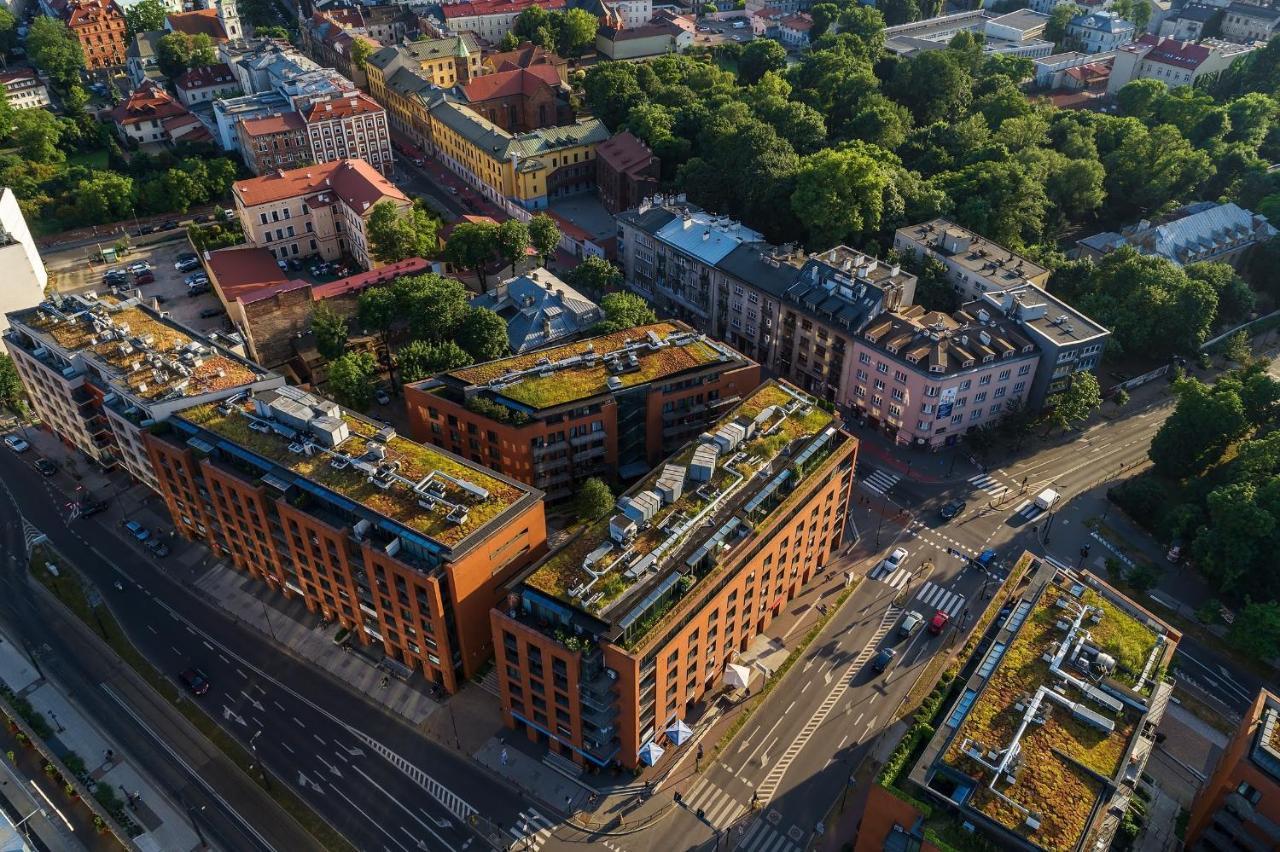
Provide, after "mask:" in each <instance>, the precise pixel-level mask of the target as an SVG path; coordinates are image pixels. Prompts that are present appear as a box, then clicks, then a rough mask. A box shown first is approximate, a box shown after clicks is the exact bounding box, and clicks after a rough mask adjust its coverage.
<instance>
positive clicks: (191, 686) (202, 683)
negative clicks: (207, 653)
mask: <svg viewBox="0 0 1280 852" xmlns="http://www.w3.org/2000/svg"><path fill="white" fill-rule="evenodd" d="M178 677H179V678H181V679H182V685H183V686H185V687H186V688H187V689H188V690H190V691H191V694H192V695H204V694H205V693H206V692H208V691H209V678H208V677H206V676H205V673H204V672H202V671H200V670H199V669H197V668H189V669H187V670H186V671H185V672H183V673H182V674H180V675H178Z"/></svg>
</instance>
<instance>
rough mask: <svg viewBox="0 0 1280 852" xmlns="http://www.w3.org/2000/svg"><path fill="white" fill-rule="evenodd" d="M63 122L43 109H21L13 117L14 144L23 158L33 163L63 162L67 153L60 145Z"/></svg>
mask: <svg viewBox="0 0 1280 852" xmlns="http://www.w3.org/2000/svg"><path fill="white" fill-rule="evenodd" d="M62 129H63V128H62V122H60V121H59V120H58V118H57V117H56V116H55V115H54V114H53V113H51V112H49V111H47V110H43V109H24V110H19V111H18V112H17V114H16V115H14V117H13V135H12V138H13V144H14V145H16V146H17V148H18V153H20V154H21V155H22V157H23V159H25V160H28V161H30V162H33V163H48V164H54V163H61V162H62V161H63V160H65V159H66V155H65V154H64V153H62V150H61V149H60V148H59V147H58V142H59V140H61V138H62Z"/></svg>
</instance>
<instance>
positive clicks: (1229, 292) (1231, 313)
mask: <svg viewBox="0 0 1280 852" xmlns="http://www.w3.org/2000/svg"><path fill="white" fill-rule="evenodd" d="M1183 271H1184V272H1186V273H1187V277H1188V278H1191V279H1192V280H1194V281H1203V282H1205V283H1206V284H1208V285H1209V286H1210V287H1212V288H1213V292H1215V293H1217V294H1218V319H1219V320H1221V321H1222V322H1226V323H1233V322H1239V321H1241V320H1243V319H1245V318H1246V317H1248V316H1249V314H1250V313H1252V312H1253V308H1254V304H1255V302H1256V301H1257V299H1256V297H1255V296H1254V294H1253V291H1252V290H1250V289H1249V285H1248V284H1246V283H1245V282H1244V279H1242V278H1241V277H1240V276H1239V275H1237V274H1236V271H1235V268H1234V267H1232V266H1231V264H1229V263H1192V264H1188V265H1187V266H1184V267H1183Z"/></svg>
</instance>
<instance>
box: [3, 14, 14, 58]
mask: <svg viewBox="0 0 1280 852" xmlns="http://www.w3.org/2000/svg"><path fill="white" fill-rule="evenodd" d="M17 42H18V19H17V18H15V17H14V16H13V13H12V12H10V11H9V10H8V9H0V56H8V55H9V51H11V50H13V47H14V45H15V44H17Z"/></svg>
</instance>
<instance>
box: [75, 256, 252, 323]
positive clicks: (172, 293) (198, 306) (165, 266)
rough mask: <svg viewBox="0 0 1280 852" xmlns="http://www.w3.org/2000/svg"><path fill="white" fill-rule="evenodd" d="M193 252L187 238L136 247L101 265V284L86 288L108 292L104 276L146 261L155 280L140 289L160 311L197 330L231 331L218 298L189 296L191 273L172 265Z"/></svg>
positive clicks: (206, 295) (99, 279) (211, 294)
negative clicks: (188, 283) (123, 255)
mask: <svg viewBox="0 0 1280 852" xmlns="http://www.w3.org/2000/svg"><path fill="white" fill-rule="evenodd" d="M190 251H191V245H190V243H188V242H187V241H186V240H185V239H183V240H174V241H171V242H165V243H161V244H159V245H155V246H145V247H141V248H137V249H135V250H133V251H131V252H130V253H129V255H128V256H127V257H125V258H122V259H121V260H119V261H117V262H116V263H113V264H109V265H105V266H103V265H99V267H98V269H99V270H100V274H99V275H98V278H97V282H98V283H96V284H95V285H91V286H89V287H88V288H86V289H92V290H98V291H102V290H105V289H107V287H106V286H105V285H104V284H102V283H101V282H102V275H103V274H105V273H106V271H107V270H108V269H116V268H119V269H126V268H127V267H128V266H129V265H130V264H133V263H137V262H138V261H146V262H147V263H149V264H151V268H152V272H153V273H154V274H155V279H156V280H155V281H154V282H152V283H150V284H143V285H142V286H141V287H139V288H138V289H140V290H142V295H143V296H144V297H145V298H147V299H155V300H156V301H157V302H159V307H160V310H162V311H168V312H169V315H170V316H171V317H172V318H173V319H174V320H175V321H177V322H180V323H182V324H183V325H185V326H187V327H189V328H192V329H195V330H196V331H200V332H209V331H229V330H231V323H230V320H229V319H228V318H227V315H226V312H225V311H223V309H222V303H221V302H219V301H218V297H217V296H216V295H214V293H213V291H212V290H210V291H209V292H206V293H203V294H201V295H199V296H190V295H188V293H187V285H186V283H185V279H186V277H187V276H188V275H190V274H192V273H191V272H179V271H178V270H177V269H175V268H174V265H173V264H174V262H175V261H176V260H177V259H178V256H179V255H181V254H184V253H187V252H190ZM195 271H197V272H198V271H203V267H197V269H196V270H195ZM128 277H129V280H130V284H129V285H128V286H129V287H132V286H134V285H133V284H132V276H128Z"/></svg>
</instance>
